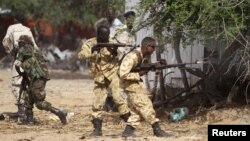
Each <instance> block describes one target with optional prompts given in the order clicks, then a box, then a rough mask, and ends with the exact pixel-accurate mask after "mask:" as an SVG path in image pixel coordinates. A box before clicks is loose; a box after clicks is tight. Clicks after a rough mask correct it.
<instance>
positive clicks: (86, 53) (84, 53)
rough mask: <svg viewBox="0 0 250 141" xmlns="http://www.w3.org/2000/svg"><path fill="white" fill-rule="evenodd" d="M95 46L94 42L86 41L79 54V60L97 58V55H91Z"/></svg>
mask: <svg viewBox="0 0 250 141" xmlns="http://www.w3.org/2000/svg"><path fill="white" fill-rule="evenodd" d="M93 45H94V43H92V41H86V42H85V43H84V44H83V45H82V48H81V50H80V52H79V53H78V59H79V60H86V59H94V58H95V57H96V53H95V52H94V53H91V48H92V46H93Z"/></svg>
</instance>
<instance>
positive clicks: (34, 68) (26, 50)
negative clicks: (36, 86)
mask: <svg viewBox="0 0 250 141" xmlns="http://www.w3.org/2000/svg"><path fill="white" fill-rule="evenodd" d="M17 60H18V61H20V62H21V64H20V67H21V68H22V69H23V70H24V72H25V74H26V76H27V77H28V79H29V80H30V81H31V82H32V81H33V80H36V79H40V78H44V79H47V80H49V73H48V68H47V61H46V60H45V59H44V57H43V56H42V55H41V54H39V53H38V52H37V51H36V50H35V49H34V47H33V46H32V45H28V44H27V45H24V46H19V49H18V52H17Z"/></svg>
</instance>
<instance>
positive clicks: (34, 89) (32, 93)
mask: <svg viewBox="0 0 250 141" xmlns="http://www.w3.org/2000/svg"><path fill="white" fill-rule="evenodd" d="M46 63H47V62H46V60H45V59H44V57H43V56H42V55H40V54H39V53H38V52H37V51H36V50H34V47H33V46H32V45H30V44H25V45H22V46H19V49H18V52H17V63H16V66H17V67H20V68H22V69H23V70H24V72H23V74H22V75H23V76H24V80H23V81H26V84H27V86H26V85H25V83H23V84H22V87H23V88H27V93H25V94H26V95H25V108H26V109H25V111H26V116H27V119H26V120H27V122H29V123H31V124H33V123H34V119H33V111H32V109H33V105H34V104H35V105H36V107H37V108H38V109H39V110H46V111H50V112H52V113H54V114H56V115H57V116H58V117H59V118H60V120H61V122H62V123H63V124H66V123H67V120H66V116H67V113H65V112H62V111H61V110H59V109H57V108H54V107H52V105H51V103H49V102H47V101H45V97H46V92H45V86H46V82H47V81H48V80H49V73H48V69H47V64H46Z"/></svg>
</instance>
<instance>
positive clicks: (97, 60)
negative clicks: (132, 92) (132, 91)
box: [78, 38, 129, 119]
mask: <svg viewBox="0 0 250 141" xmlns="http://www.w3.org/2000/svg"><path fill="white" fill-rule="evenodd" d="M96 43H97V41H96V38H91V39H89V40H87V41H86V42H85V43H84V44H83V46H82V49H81V51H80V52H79V54H78V58H79V59H80V60H83V59H89V62H90V69H91V72H92V74H93V76H94V90H93V93H94V95H95V99H94V101H93V107H92V110H93V112H92V116H93V118H98V119H102V117H101V115H102V108H103V106H104V102H105V99H106V96H107V95H106V91H107V88H110V89H111V90H112V96H113V99H114V102H115V103H116V104H117V106H118V110H119V113H120V114H121V115H123V114H126V113H128V112H129V109H128V107H127V105H126V103H125V100H124V99H123V98H122V97H121V95H120V86H119V77H118V75H117V71H118V60H117V58H116V56H114V55H112V54H111V52H110V51H108V50H107V48H102V49H101V50H100V52H99V53H97V52H96V51H95V52H94V53H91V48H92V47H93V46H94V45H95V44H96Z"/></svg>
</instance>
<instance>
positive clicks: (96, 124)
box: [90, 118, 102, 136]
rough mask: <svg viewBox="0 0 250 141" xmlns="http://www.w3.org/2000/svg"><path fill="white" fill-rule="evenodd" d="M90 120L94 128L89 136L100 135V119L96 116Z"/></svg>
mask: <svg viewBox="0 0 250 141" xmlns="http://www.w3.org/2000/svg"><path fill="white" fill-rule="evenodd" d="M91 122H92V124H93V126H94V130H93V132H92V133H91V134H90V135H91V136H102V120H100V119H98V118H94V119H93V120H92V121H91Z"/></svg>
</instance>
